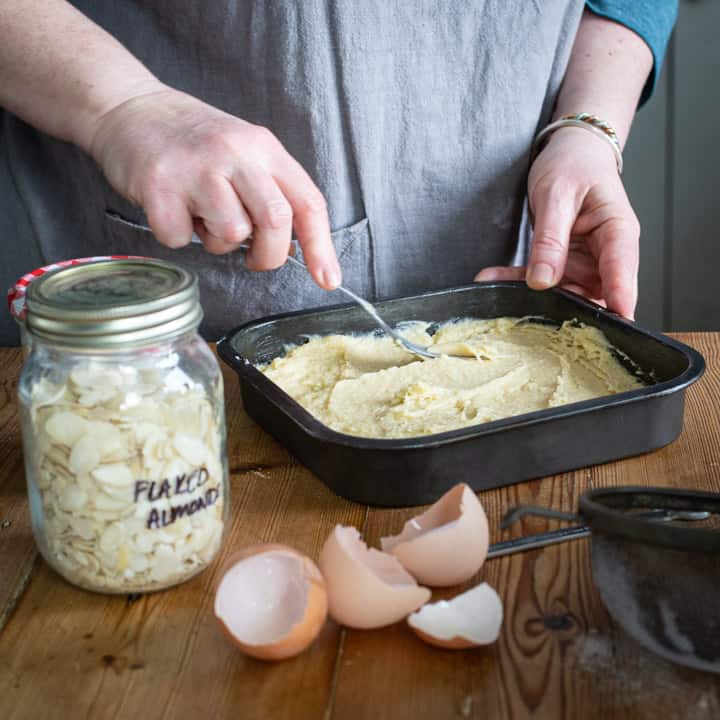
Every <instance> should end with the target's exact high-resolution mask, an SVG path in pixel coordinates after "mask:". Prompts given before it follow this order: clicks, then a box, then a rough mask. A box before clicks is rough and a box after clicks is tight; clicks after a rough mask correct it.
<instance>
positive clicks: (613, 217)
mask: <svg viewBox="0 0 720 720" xmlns="http://www.w3.org/2000/svg"><path fill="white" fill-rule="evenodd" d="M528 197H529V200H530V209H531V212H532V214H533V216H534V219H535V220H534V232H533V243H532V248H531V251H530V262H529V267H528V268H527V269H526V268H524V267H519V268H518V267H512V268H511V267H494V268H486V269H484V270H482V271H481V272H480V273H479V274H478V275H477V276H476V278H475V279H476V280H519V279H527V284H528V285H529V286H530V287H531V288H534V289H536V290H544V289H546V288H549V287H553V286H555V285H560V286H562V287H565V288H568V289H569V290H573V291H575V292H577V293H579V294H581V295H584V296H585V297H588V298H590V299H593V300H595V301H596V302H599V303H601V304H603V305H606V306H607V307H608V308H609V309H610V310H613V311H615V312H617V313H619V314H621V315H624V316H625V317H628V318H632V317H633V316H634V312H635V305H636V303H637V273H638V261H639V239H640V225H639V223H638V220H637V217H636V216H635V213H634V212H633V209H632V207H631V206H630V201H629V200H628V197H627V195H626V193H625V188H624V187H623V184H622V181H621V179H620V176H619V175H618V172H617V167H616V164H615V156H614V154H613V152H612V148H610V147H609V144H608V143H607V142H606V141H605V140H604V139H603V138H597V137H594V136H593V135H592V134H591V133H589V132H588V131H587V130H584V129H582V128H561V129H560V130H557V131H556V132H554V133H553V134H552V136H551V137H550V140H549V142H548V143H547V145H546V146H545V148H544V149H543V150H542V152H541V153H540V154H539V155H538V157H537V159H536V160H535V162H534V163H533V166H532V168H531V170H530V176H529V178H528Z"/></svg>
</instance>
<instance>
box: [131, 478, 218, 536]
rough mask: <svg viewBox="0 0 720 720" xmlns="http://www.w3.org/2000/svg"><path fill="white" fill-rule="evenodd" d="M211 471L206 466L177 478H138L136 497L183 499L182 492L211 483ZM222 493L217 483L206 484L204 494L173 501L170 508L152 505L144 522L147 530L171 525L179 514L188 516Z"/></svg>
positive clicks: (151, 499) (154, 499)
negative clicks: (187, 500) (159, 479)
mask: <svg viewBox="0 0 720 720" xmlns="http://www.w3.org/2000/svg"><path fill="white" fill-rule="evenodd" d="M209 480H210V473H208V471H207V468H204V467H201V468H196V469H195V470H193V471H192V472H189V473H182V474H180V475H176V476H175V478H173V479H170V478H165V479H164V480H162V481H158V480H136V481H135V491H134V497H133V499H134V501H135V502H136V503H137V502H138V501H139V500H148V501H149V502H156V501H158V500H162V499H165V500H172V499H173V498H177V499H178V500H182V496H183V495H191V494H197V492H198V491H199V490H200V489H201V488H202V487H203V486H204V485H206V484H207V483H208V481H209ZM219 497H220V488H219V487H218V486H217V485H213V486H211V487H208V488H205V489H204V490H203V491H202V494H200V495H199V496H197V497H195V498H193V499H192V500H190V501H189V502H185V503H183V502H180V504H177V505H176V504H171V505H170V507H169V508H163V509H161V510H158V509H157V508H152V509H151V510H150V512H149V513H148V516H147V520H146V522H145V526H146V527H147V529H148V530H153V529H155V530H158V529H160V528H163V527H167V526H168V525H172V524H173V523H174V522H175V521H177V520H178V519H179V518H183V517H189V516H190V515H194V514H195V513H196V512H198V511H200V510H205V509H206V508H209V507H211V506H212V505H214V504H215V503H216V502H217V501H218V498H219Z"/></svg>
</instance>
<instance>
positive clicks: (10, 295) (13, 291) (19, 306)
mask: <svg viewBox="0 0 720 720" xmlns="http://www.w3.org/2000/svg"><path fill="white" fill-rule="evenodd" d="M129 259H133V260H135V259H144V257H143V256H142V255H95V256H92V257H83V258H72V259H71V260H60V261H59V262H55V263H51V264H50V265H44V266H43V267H39V268H37V269H35V270H31V271H30V272H28V273H25V274H24V275H23V276H22V277H21V278H18V280H17V282H16V283H15V284H14V285H13V286H12V287H11V288H10V289H9V290H8V292H7V302H8V309H9V310H10V314H11V315H12V316H13V317H14V318H15V319H16V320H17V321H18V322H24V321H25V315H26V314H27V307H26V306H25V295H26V293H27V289H28V286H29V285H30V283H31V282H33V281H35V280H37V279H38V278H39V277H42V276H43V275H45V274H46V273H49V272H50V271H52V270H57V269H59V268H63V267H69V266H70V265H84V264H85V263H89V262H95V261H97V260H129Z"/></svg>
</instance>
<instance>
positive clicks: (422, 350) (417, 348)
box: [240, 245, 441, 359]
mask: <svg viewBox="0 0 720 720" xmlns="http://www.w3.org/2000/svg"><path fill="white" fill-rule="evenodd" d="M240 247H243V245H241V246H240ZM245 249H248V248H247V247H245ZM287 259H288V262H290V263H292V264H293V265H297V266H298V267H301V268H304V269H305V270H306V271H307V272H310V271H309V270H308V268H307V265H305V263H303V262H300V260H298V259H297V258H295V257H293V256H292V255H288V258H287ZM335 290H339V291H340V292H341V293H343V294H344V295H347V297H349V298H350V299H351V300H352V301H353V302H356V303H357V304H358V305H359V306H360V307H361V308H362V309H363V310H364V311H365V312H366V313H367V314H368V315H369V316H370V317H371V318H372V319H373V321H374V322H375V323H376V324H377V325H378V327H380V328H382V329H383V330H384V331H385V332H386V333H387V334H388V335H390V337H391V338H392V339H393V340H395V342H396V343H397V344H398V345H400V346H402V347H403V349H405V350H407V351H408V352H409V353H410V354H411V355H417V356H418V357H421V358H424V359H433V358H439V357H441V355H440V354H439V353H436V352H433V351H432V350H429V349H428V348H427V347H423V346H422V345H418V344H417V343H414V342H412V341H411V340H408V339H407V338H405V337H403V336H402V335H401V334H400V333H399V332H398V331H397V330H394V329H393V328H391V327H390V326H389V325H388V324H387V323H386V322H385V321H384V320H383V319H382V318H381V317H380V315H379V314H378V311H377V310H376V309H375V306H374V305H373V304H372V303H371V302H368V301H367V300H366V299H365V298H362V297H360V296H359V295H356V294H355V293H354V292H353V291H352V290H348V289H347V288H346V287H343V286H342V285H338V286H337V287H336V288H335Z"/></svg>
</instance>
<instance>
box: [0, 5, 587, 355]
mask: <svg viewBox="0 0 720 720" xmlns="http://www.w3.org/2000/svg"><path fill="white" fill-rule="evenodd" d="M74 4H75V5H76V6H77V7H78V8H79V9H80V10H81V11H82V12H84V13H86V14H87V15H88V16H89V17H91V18H92V19H93V20H95V21H96V22H97V23H99V24H100V25H102V26H103V27H104V28H106V29H107V30H108V31H109V32H110V33H112V34H113V35H114V36H115V37H116V38H118V39H119V40H120V41H121V42H122V43H123V44H124V45H125V46H126V47H127V48H128V49H129V50H130V51H131V52H132V53H134V54H135V55H136V56H137V57H139V58H140V60H142V61H143V62H144V63H145V64H146V65H147V66H148V67H149V68H150V69H151V70H152V71H153V72H154V73H155V74H156V75H157V76H158V77H159V78H161V79H162V80H163V81H164V82H166V83H168V84H169V85H172V86H174V87H177V88H180V89H182V90H184V91H186V92H189V93H191V94H193V95H195V96H197V97H200V98H202V99H203V100H205V101H206V102H209V103H211V104H214V105H216V106H217V107H220V108H222V109H223V110H225V111H227V112H230V113H233V114H235V115H238V116H239V117H242V118H244V119H246V120H249V121H251V122H254V123H259V124H261V125H265V126H267V127H268V128H270V129H271V130H272V131H273V132H274V133H275V134H276V135H277V136H278V137H279V139H280V140H281V141H282V142H283V143H284V145H285V147H286V148H287V150H288V151H289V152H290V153H291V154H292V155H293V156H294V157H295V158H297V159H298V160H299V161H300V162H301V163H302V164H303V166H304V167H305V168H306V169H307V170H308V172H309V173H310V175H311V176H312V177H313V178H314V180H315V181H316V183H317V184H318V186H319V188H320V189H321V190H322V192H323V193H324V194H325V197H326V199H327V201H328V205H329V212H330V219H331V225H332V229H333V240H334V242H335V246H336V249H337V252H338V255H339V258H340V263H341V266H342V268H343V272H344V282H345V283H346V284H347V285H348V287H350V288H352V289H354V290H356V291H358V292H361V293H365V294H367V295H368V296H369V297H374V298H378V297H389V296H394V295H403V294H409V293H415V292H420V291H423V290H427V289H434V288H442V287H448V286H451V285H458V284H462V283H466V282H470V281H471V280H472V278H473V276H474V274H475V273H476V272H478V271H479V270H480V269H481V268H483V267H485V266H488V265H498V264H518V263H520V262H523V260H524V255H525V253H526V250H527V243H526V241H523V239H522V238H523V236H524V235H526V233H521V232H520V226H521V218H522V215H523V212H522V207H523V196H524V191H525V182H526V176H527V167H528V152H529V148H530V143H531V141H532V138H533V136H534V135H535V133H536V131H537V130H538V128H539V127H540V126H542V125H543V124H544V123H546V122H547V121H548V118H549V116H550V113H551V111H552V107H553V104H554V101H555V98H556V95H557V92H558V89H559V86H560V83H561V81H562V77H563V75H564V72H565V68H566V65H567V60H568V56H569V53H570V50H571V47H572V42H573V39H574V37H575V33H576V31H577V26H578V23H579V20H580V16H581V13H582V9H583V2H581V1H580V0H533V1H530V0H206V1H204V2H197V1H195V0H125V1H119V0H115V1H111V0H77V1H76V2H75V3H74ZM579 109H581V108H579ZM1 119H2V126H1V127H2V131H1V134H0V204H1V207H0V237H2V242H0V280H1V281H2V284H3V285H4V286H6V287H7V286H9V285H10V284H12V283H13V282H14V280H15V279H16V278H17V277H18V276H19V275H21V274H22V273H24V272H26V271H28V270H31V269H33V268H35V267H37V266H39V265H41V264H45V263H48V262H54V261H57V260H61V259H66V258H71V257H79V256H85V255H100V254H102V255H104V254H109V253H125V254H140V255H153V256H156V257H162V258H167V259H170V260H173V261H175V262H178V263H180V264H182V265H185V266H187V267H190V268H193V269H194V270H196V271H197V272H198V273H199V274H200V277H201V292H202V301H203V306H204V308H205V313H206V320H205V323H204V325H203V332H204V334H205V335H206V337H209V338H213V339H214V338H217V337H218V336H219V335H220V334H222V333H223V332H225V331H227V330H229V329H230V328H232V327H233V326H235V325H237V324H239V323H241V322H244V321H246V320H248V319H251V318H255V317H259V316H262V315H266V314H269V313H275V312H282V311H285V310H292V309H300V308H306V307H312V306H317V305H321V304H329V303H336V302H342V301H343V298H342V297H339V296H338V294H337V293H326V292H324V291H322V290H320V289H319V288H317V287H316V286H315V285H314V284H313V283H312V281H311V280H310V278H309V276H307V275H306V274H305V273H304V272H303V271H302V270H299V269H297V268H295V267H292V266H289V265H286V266H284V267H283V268H281V269H279V270H276V271H272V272H268V273H250V272H248V271H246V270H245V269H244V267H243V257H242V253H233V254H230V255H225V256H214V255H210V254H207V253H205V251H204V250H203V248H202V246H197V245H192V246H189V247H186V248H183V249H181V250H169V249H166V248H164V247H162V246H160V245H159V244H158V243H157V242H156V241H155V240H154V238H153V237H152V235H151V234H150V233H147V232H144V231H142V230H137V229H134V228H132V227H129V226H128V225H126V224H123V223H122V222H119V221H117V220H114V219H112V218H111V217H108V215H107V213H106V211H107V210H111V211H113V212H115V213H119V214H120V215H121V216H123V217H126V218H127V219H129V220H132V221H135V222H144V221H145V219H144V215H143V213H142V210H141V209H139V208H137V207H134V206H132V205H131V204H130V203H129V202H128V201H126V200H124V199H123V198H121V197H119V196H118V195H117V194H116V193H115V192H113V191H112V190H111V189H110V187H109V186H108V184H107V183H106V182H105V181H104V179H103V177H102V175H101V172H100V171H99V169H98V168H97V167H96V166H95V165H94V163H93V162H92V160H90V159H89V158H88V157H87V156H85V155H84V154H83V153H82V152H81V151H80V150H78V149H77V148H75V147H73V146H71V145H69V144H67V143H62V142H59V141H57V140H54V139H52V138H49V137H47V136H45V135H43V134H42V133H39V132H37V131H35V130H34V129H32V128H30V127H28V126H27V125H25V124H24V123H22V122H20V121H19V120H17V119H16V118H14V117H12V116H11V115H10V114H9V113H4V114H3V115H2V118H1ZM0 317H2V320H0V343H2V344H7V343H10V342H12V341H14V340H15V338H16V335H15V328H14V326H13V323H12V321H11V320H10V318H9V316H7V315H6V314H5V313H2V314H0Z"/></svg>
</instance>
